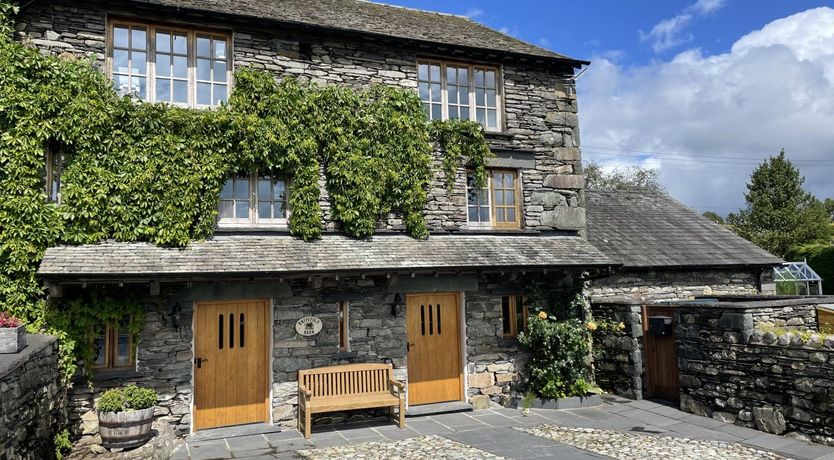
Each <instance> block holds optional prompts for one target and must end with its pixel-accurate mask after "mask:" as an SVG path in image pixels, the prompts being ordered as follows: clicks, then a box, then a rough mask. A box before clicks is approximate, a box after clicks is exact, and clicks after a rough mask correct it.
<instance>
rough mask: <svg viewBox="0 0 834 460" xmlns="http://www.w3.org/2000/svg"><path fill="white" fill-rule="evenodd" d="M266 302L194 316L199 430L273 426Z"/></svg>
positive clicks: (214, 305) (234, 304)
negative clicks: (246, 424)
mask: <svg viewBox="0 0 834 460" xmlns="http://www.w3.org/2000/svg"><path fill="white" fill-rule="evenodd" d="M268 305H269V303H268V301H266V300H246V301H224V302H205V303H200V304H198V305H197V307H196V309H195V311H194V430H200V429H204V428H213V427H220V426H229V425H241V424H244V423H258V422H264V423H266V422H269V407H270V404H269V371H270V369H269V337H270V333H271V330H272V328H271V327H270V315H269V309H268Z"/></svg>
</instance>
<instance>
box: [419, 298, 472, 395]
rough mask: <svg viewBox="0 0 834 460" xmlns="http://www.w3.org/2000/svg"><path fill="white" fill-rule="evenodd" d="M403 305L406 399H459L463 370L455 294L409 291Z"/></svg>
mask: <svg viewBox="0 0 834 460" xmlns="http://www.w3.org/2000/svg"><path fill="white" fill-rule="evenodd" d="M406 308H407V310H408V313H407V336H408V337H407V338H408V403H409V404H410V405H418V404H430V403H437V402H445V401H460V400H461V399H462V396H463V394H462V392H463V389H462V388H463V371H462V368H461V359H460V346H461V343H460V310H459V308H458V294H409V295H408V296H407V298H406Z"/></svg>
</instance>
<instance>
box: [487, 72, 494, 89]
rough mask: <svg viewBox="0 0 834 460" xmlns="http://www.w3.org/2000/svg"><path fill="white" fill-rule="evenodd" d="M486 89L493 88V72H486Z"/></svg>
mask: <svg viewBox="0 0 834 460" xmlns="http://www.w3.org/2000/svg"><path fill="white" fill-rule="evenodd" d="M485 86H486V87H487V88H495V71H492V70H490V71H488V72H486V84H485Z"/></svg>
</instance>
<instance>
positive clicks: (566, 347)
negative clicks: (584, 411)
mask: <svg viewBox="0 0 834 460" xmlns="http://www.w3.org/2000/svg"><path fill="white" fill-rule="evenodd" d="M590 331H591V329H590V328H589V327H588V324H584V323H583V322H582V321H580V320H578V319H570V320H567V321H556V320H555V317H552V316H548V315H547V314H544V315H541V314H539V315H536V316H531V317H530V318H529V319H528V323H527V332H524V333H521V334H519V336H518V341H519V342H520V343H521V344H522V345H523V346H524V348H525V349H526V350H527V351H529V352H530V362H529V364H528V369H529V374H530V376H529V382H528V384H529V390H530V391H532V392H533V393H535V394H536V395H537V396H539V397H541V398H546V399H558V398H565V397H571V396H585V395H586V394H587V393H588V391H589V390H590V389H591V384H590V383H589V382H588V380H587V375H588V362H589V357H590V354H591V343H590V335H589V334H590Z"/></svg>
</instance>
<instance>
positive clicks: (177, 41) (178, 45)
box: [174, 35, 188, 54]
mask: <svg viewBox="0 0 834 460" xmlns="http://www.w3.org/2000/svg"><path fill="white" fill-rule="evenodd" d="M174 52H175V53H177V54H186V53H188V38H187V37H186V36H185V35H174Z"/></svg>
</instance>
